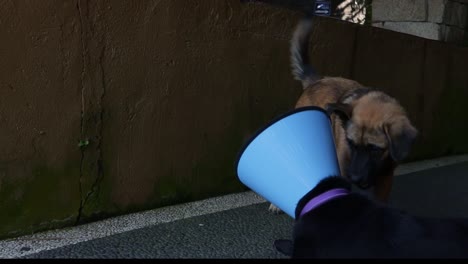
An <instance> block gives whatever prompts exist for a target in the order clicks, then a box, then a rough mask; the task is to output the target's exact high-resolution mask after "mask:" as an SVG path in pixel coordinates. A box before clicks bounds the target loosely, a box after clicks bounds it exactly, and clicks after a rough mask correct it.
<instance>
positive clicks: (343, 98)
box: [269, 19, 418, 213]
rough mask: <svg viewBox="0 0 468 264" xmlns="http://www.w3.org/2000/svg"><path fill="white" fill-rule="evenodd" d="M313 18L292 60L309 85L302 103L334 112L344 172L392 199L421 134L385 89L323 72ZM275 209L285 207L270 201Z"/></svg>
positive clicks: (300, 31) (299, 32)
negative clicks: (315, 54)
mask: <svg viewBox="0 0 468 264" xmlns="http://www.w3.org/2000/svg"><path fill="white" fill-rule="evenodd" d="M311 31H312V21H311V20H310V19H304V20H303V21H301V22H300V23H299V25H298V26H297V28H296V30H295V32H294V34H293V37H292V40H291V64H292V68H293V75H294V77H295V79H297V80H300V81H301V82H302V85H303V88H304V91H303V93H302V95H301V96H300V98H299V100H298V101H297V103H296V108H298V107H304V106H319V107H322V108H324V109H326V110H327V111H328V112H329V113H330V114H331V120H332V127H333V133H334V137H335V144H336V149H337V155H338V161H339V165H340V170H341V175H342V176H345V177H346V178H348V179H350V180H351V181H352V182H353V183H354V184H355V185H357V186H358V187H360V188H361V189H369V188H371V187H372V189H373V190H371V191H369V194H370V195H371V196H373V197H375V198H377V199H378V200H380V201H382V202H386V201H387V199H388V197H389V194H390V190H391V187H392V180H393V172H394V170H395V168H396V166H397V164H398V162H400V161H401V160H402V159H404V158H405V157H406V156H407V155H408V153H409V151H410V148H411V145H412V143H413V141H414V139H415V138H416V136H417V133H418V132H417V130H416V129H415V128H414V127H413V126H412V124H411V122H410V120H409V119H408V117H407V115H406V113H405V110H404V109H403V107H402V106H401V105H400V104H399V103H398V102H397V100H395V99H394V98H392V97H390V96H388V95H387V94H385V93H383V92H382V91H378V90H373V89H370V88H366V87H364V86H362V85H361V84H359V83H358V82H356V81H353V80H349V79H344V78H341V77H320V76H318V75H317V73H316V72H315V71H314V70H313V68H312V67H311V65H310V64H309V56H308V47H309V38H310V33H311ZM269 210H270V211H273V212H275V213H278V212H280V210H279V208H277V207H276V206H274V205H273V204H272V205H270V209H269Z"/></svg>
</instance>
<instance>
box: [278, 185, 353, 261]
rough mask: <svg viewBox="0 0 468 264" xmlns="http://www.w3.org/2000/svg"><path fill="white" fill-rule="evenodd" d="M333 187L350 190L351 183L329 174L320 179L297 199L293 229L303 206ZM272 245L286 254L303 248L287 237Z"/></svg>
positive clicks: (288, 254)
mask: <svg viewBox="0 0 468 264" xmlns="http://www.w3.org/2000/svg"><path fill="white" fill-rule="evenodd" d="M335 188H340V189H346V190H348V191H351V184H350V183H349V182H348V181H347V180H346V179H345V178H343V177H340V176H331V177H328V178H325V179H323V180H322V181H320V182H319V183H318V184H317V186H316V187H315V188H313V189H312V190H311V191H310V192H308V193H307V194H306V195H305V196H304V197H302V199H301V200H299V202H298V204H297V206H296V211H295V219H296V228H295V229H297V226H298V223H299V221H300V214H301V212H302V209H303V208H304V206H305V205H306V204H307V203H308V202H309V201H310V200H311V199H313V198H314V197H317V196H318V195H320V194H322V193H325V192H327V191H329V190H331V189H335ZM293 236H295V239H294V240H296V241H297V236H296V235H295V234H293ZM274 246H275V248H276V250H278V251H279V252H281V253H282V254H284V255H286V256H293V255H297V254H294V250H298V249H300V248H303V247H302V246H300V245H297V244H296V246H294V244H293V241H292V240H289V239H278V240H276V241H275V242H274Z"/></svg>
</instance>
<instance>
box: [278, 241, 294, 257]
mask: <svg viewBox="0 0 468 264" xmlns="http://www.w3.org/2000/svg"><path fill="white" fill-rule="evenodd" d="M274 244H275V248H276V250H278V251H279V252H281V253H283V254H284V255H286V256H292V253H293V242H292V241H291V240H289V239H278V240H276V241H275V243H274Z"/></svg>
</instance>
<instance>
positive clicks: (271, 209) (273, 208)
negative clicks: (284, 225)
mask: <svg viewBox="0 0 468 264" xmlns="http://www.w3.org/2000/svg"><path fill="white" fill-rule="evenodd" d="M268 211H269V212H271V213H273V214H282V213H283V211H281V209H279V208H278V207H276V206H275V205H274V204H270V207H269V208H268Z"/></svg>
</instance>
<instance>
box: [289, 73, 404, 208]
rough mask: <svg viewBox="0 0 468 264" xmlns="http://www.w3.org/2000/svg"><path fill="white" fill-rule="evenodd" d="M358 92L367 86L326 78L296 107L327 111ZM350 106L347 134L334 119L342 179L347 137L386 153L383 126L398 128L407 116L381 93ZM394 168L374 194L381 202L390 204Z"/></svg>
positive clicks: (312, 86)
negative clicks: (383, 150) (389, 197)
mask: <svg viewBox="0 0 468 264" xmlns="http://www.w3.org/2000/svg"><path fill="white" fill-rule="evenodd" d="M359 88H364V86H362V85H361V84H359V83H358V82H356V81H353V80H349V79H345V78H341V77H324V78H323V79H320V80H317V81H316V82H314V83H312V84H309V85H308V86H307V87H306V88H305V89H304V91H303V93H302V95H301V96H300V97H299V99H298V101H297V103H296V106H295V107H296V108H299V107H305V106H318V107H321V108H324V109H326V108H327V105H328V104H330V103H337V102H338V101H339V99H340V98H342V97H344V96H345V95H347V94H350V93H352V92H353V91H355V90H356V89H359ZM350 105H351V106H352V110H353V115H352V121H353V122H352V124H351V125H350V126H349V127H348V130H347V131H345V130H344V128H343V126H342V123H341V120H340V119H339V118H338V117H337V116H335V115H332V116H331V119H332V127H333V133H334V136H335V144H336V148H337V155H338V161H339V164H340V170H341V174H342V175H346V169H347V166H348V163H349V158H350V157H349V155H350V153H349V146H348V143H347V141H346V134H348V135H347V136H348V138H350V139H352V140H353V141H354V142H356V143H357V144H362V145H366V144H373V145H376V146H379V147H381V148H385V149H387V148H388V142H387V138H386V136H385V133H384V130H383V125H384V124H385V123H388V122H390V123H392V122H395V123H396V124H398V122H399V121H401V119H399V118H406V113H405V111H404V109H403V108H402V107H401V106H400V105H399V104H398V102H397V101H396V100H395V99H394V98H391V97H389V96H388V95H386V94H384V93H383V92H381V91H372V92H370V93H369V94H366V95H364V96H362V97H361V98H359V99H358V100H355V101H351V103H350ZM388 155H389V151H388V150H386V151H385V153H384V155H383V156H382V158H385V157H387V156H388ZM395 167H396V165H395V166H394V167H393V168H392V170H391V171H388V172H386V173H385V175H381V176H379V180H378V181H377V184H376V186H375V189H374V190H375V196H376V197H377V198H378V199H379V200H381V201H387V200H388V196H389V195H390V191H391V185H392V180H393V170H394V169H395Z"/></svg>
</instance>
